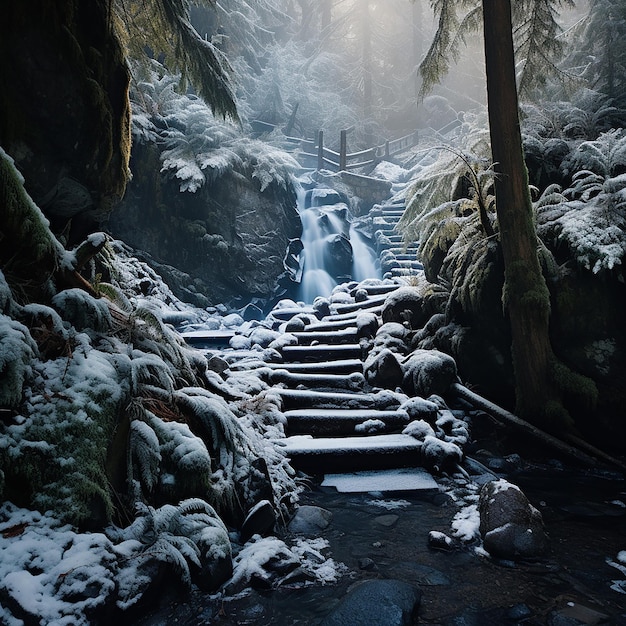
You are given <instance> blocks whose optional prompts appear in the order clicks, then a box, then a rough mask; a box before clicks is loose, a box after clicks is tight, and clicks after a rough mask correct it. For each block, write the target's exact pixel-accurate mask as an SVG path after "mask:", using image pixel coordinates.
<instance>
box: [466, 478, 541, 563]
mask: <svg viewBox="0 0 626 626" xmlns="http://www.w3.org/2000/svg"><path fill="white" fill-rule="evenodd" d="M478 510H479V513H480V534H481V536H482V538H483V542H484V547H485V550H487V552H489V553H490V554H491V555H492V556H494V557H497V558H501V559H512V560H515V559H516V558H530V557H537V556H541V555H542V554H544V553H545V552H546V550H547V549H548V545H549V541H548V536H547V535H546V533H545V530H544V527H543V519H542V517H541V513H540V512H539V511H538V510H537V509H536V508H535V507H534V506H532V505H531V504H530V502H529V501H528V499H527V498H526V496H525V495H524V493H523V492H522V491H521V489H519V487H517V486H516V485H513V484H511V483H509V482H508V481H506V480H504V479H500V480H494V481H491V482H489V483H487V484H486V485H484V486H483V488H482V489H481V491H480V498H479V502H478Z"/></svg>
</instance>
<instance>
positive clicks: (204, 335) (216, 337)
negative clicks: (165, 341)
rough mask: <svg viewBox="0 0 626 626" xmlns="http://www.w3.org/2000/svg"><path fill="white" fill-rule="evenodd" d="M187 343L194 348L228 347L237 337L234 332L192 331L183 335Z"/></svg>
mask: <svg viewBox="0 0 626 626" xmlns="http://www.w3.org/2000/svg"><path fill="white" fill-rule="evenodd" d="M181 336H182V338H183V339H184V340H185V342H186V343H188V344H189V345H192V346H227V345H228V342H229V341H230V340H231V339H232V338H233V337H234V336H235V331H234V330H190V331H186V332H182V333H181Z"/></svg>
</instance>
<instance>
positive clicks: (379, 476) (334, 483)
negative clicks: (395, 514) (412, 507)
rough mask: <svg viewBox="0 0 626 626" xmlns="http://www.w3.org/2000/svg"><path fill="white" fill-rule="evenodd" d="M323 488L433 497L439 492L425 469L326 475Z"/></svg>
mask: <svg viewBox="0 0 626 626" xmlns="http://www.w3.org/2000/svg"><path fill="white" fill-rule="evenodd" d="M321 486H322V487H334V488H335V489H336V490H337V491H338V492H339V493H371V492H382V493H384V492H392V491H393V492H398V491H410V492H412V494H415V492H420V493H422V494H424V495H431V494H433V493H436V492H438V491H439V485H438V484H437V481H436V480H435V479H434V478H433V477H432V475H431V474H430V472H428V471H427V470H425V469H424V468H423V467H402V468H395V469H387V470H369V471H368V470H362V471H359V472H344V473H343V474H325V475H324V480H323V481H322V483H321Z"/></svg>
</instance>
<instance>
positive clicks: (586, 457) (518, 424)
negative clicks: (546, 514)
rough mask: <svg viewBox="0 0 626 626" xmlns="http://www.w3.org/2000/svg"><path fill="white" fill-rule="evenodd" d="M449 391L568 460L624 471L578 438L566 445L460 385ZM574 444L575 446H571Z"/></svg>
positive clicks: (611, 459) (457, 384) (612, 459)
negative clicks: (582, 448) (599, 462)
mask: <svg viewBox="0 0 626 626" xmlns="http://www.w3.org/2000/svg"><path fill="white" fill-rule="evenodd" d="M450 391H451V392H452V393H454V394H455V395H457V396H458V397H459V398H462V399H463V400H466V401H467V402H469V403H470V404H471V405H473V406H475V407H476V408H479V409H482V410H483V411H486V412H487V413H489V414H490V415H491V416H493V417H494V418H495V419H496V420H498V421H499V422H502V423H504V424H506V425H508V426H511V427H512V428H514V429H515V430H517V431H518V432H521V433H524V434H525V435H528V436H530V437H532V438H533V439H536V440H537V441H539V442H541V443H543V444H544V445H546V446H548V447H550V448H552V449H553V450H556V451H557V452H559V453H561V454H563V455H565V456H567V457H569V458H572V459H574V460H576V461H578V462H579V463H582V464H584V465H587V466H589V467H596V466H597V465H598V460H601V461H603V462H604V463H609V464H611V465H614V466H616V467H619V468H620V469H621V470H622V471H624V470H626V466H625V465H624V464H623V463H622V462H621V461H619V460H618V459H615V458H613V457H612V456H610V455H608V454H606V453H604V452H602V451H601V450H597V449H596V448H594V447H593V446H591V445H590V444H586V442H582V440H580V439H578V438H575V439H573V438H571V437H570V438H569V440H570V441H571V443H567V442H565V441H563V440H562V439H559V438H557V437H554V436H553V435H550V434H548V433H546V432H545V431H543V430H541V429H540V428H537V427H536V426H533V425H532V424H530V423H529V422H527V421H525V420H523V419H521V418H520V417H517V415H514V414H513V413H510V412H509V411H507V410H505V409H503V408H502V407H499V406H498V405H497V404H494V403H493V402H490V401H489V400H487V399H486V398H483V397H482V396H479V395H478V394H476V393H474V392H473V391H470V390H469V389H468V388H467V387H465V386H464V385H461V384H460V383H453V384H452V385H451V387H450ZM574 443H575V444H576V445H572V444H574ZM582 444H585V445H584V448H585V449H586V451H587V452H588V453H589V454H588V453H587V452H583V451H582V450H580V449H579V447H583V446H582ZM592 455H593V456H592Z"/></svg>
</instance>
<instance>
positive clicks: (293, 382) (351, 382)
mask: <svg viewBox="0 0 626 626" xmlns="http://www.w3.org/2000/svg"><path fill="white" fill-rule="evenodd" d="M267 382H269V383H270V384H272V385H276V384H283V385H287V387H291V388H294V387H309V388H311V389H320V390H321V389H329V388H332V389H341V390H346V391H347V390H349V391H353V392H354V391H363V389H364V387H365V377H364V376H363V374H362V373H361V372H349V373H345V374H324V373H318V372H312V373H309V372H293V371H290V370H288V369H286V368H285V369H283V368H280V369H275V368H271V371H270V372H269V373H268V375H267Z"/></svg>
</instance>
